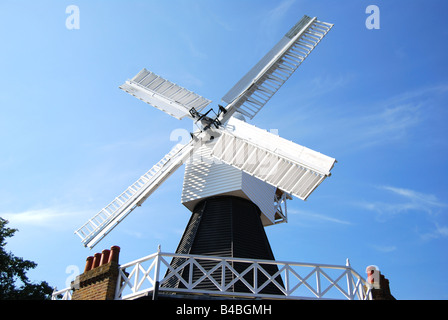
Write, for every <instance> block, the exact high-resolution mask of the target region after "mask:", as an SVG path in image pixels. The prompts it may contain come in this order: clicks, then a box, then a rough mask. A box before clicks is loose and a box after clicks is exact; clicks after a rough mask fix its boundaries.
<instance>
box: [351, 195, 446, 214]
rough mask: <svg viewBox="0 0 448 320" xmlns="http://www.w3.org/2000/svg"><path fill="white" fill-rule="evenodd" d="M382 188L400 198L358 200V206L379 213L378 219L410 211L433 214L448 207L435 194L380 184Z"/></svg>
mask: <svg viewBox="0 0 448 320" xmlns="http://www.w3.org/2000/svg"><path fill="white" fill-rule="evenodd" d="M378 189H380V190H385V191H387V192H388V193H389V195H396V196H399V197H400V199H390V200H389V201H371V202H369V201H364V202H356V205H357V206H358V207H362V208H364V209H366V210H370V211H375V212H376V213H378V219H379V220H381V221H384V220H387V219H388V218H391V217H392V216H395V215H398V214H404V213H408V212H410V211H417V212H424V213H427V214H433V213H434V212H435V211H436V209H439V208H444V207H447V206H448V205H447V204H445V203H443V202H442V201H440V200H439V199H438V198H437V197H436V196H435V195H433V194H426V193H422V192H417V191H414V190H410V189H405V188H397V187H391V186H380V187H378Z"/></svg>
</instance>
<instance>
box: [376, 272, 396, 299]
mask: <svg viewBox="0 0 448 320" xmlns="http://www.w3.org/2000/svg"><path fill="white" fill-rule="evenodd" d="M372 299H373V300H396V299H395V297H394V296H393V295H392V293H391V292H390V287H389V280H388V279H386V277H385V276H383V275H382V274H380V287H379V288H378V289H375V288H374V289H372Z"/></svg>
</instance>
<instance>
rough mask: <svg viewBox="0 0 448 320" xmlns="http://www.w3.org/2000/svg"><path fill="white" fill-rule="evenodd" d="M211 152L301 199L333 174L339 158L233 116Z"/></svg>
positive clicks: (225, 161)
mask: <svg viewBox="0 0 448 320" xmlns="http://www.w3.org/2000/svg"><path fill="white" fill-rule="evenodd" d="M211 155H212V156H214V157H216V158H218V159H219V160H221V161H223V162H224V163H227V164H230V165H232V166H234V167H236V168H238V169H241V170H243V171H244V172H246V173H247V174H250V175H252V176H254V177H256V178H258V179H260V180H262V181H265V182H267V183H269V184H271V185H273V186H275V187H277V188H279V189H281V190H283V191H286V192H288V193H290V194H292V195H294V196H296V197H298V198H299V199H302V200H306V199H307V198H308V197H309V195H310V194H311V193H312V192H313V191H314V189H316V188H317V187H318V186H319V184H321V183H322V181H323V180H324V179H325V178H326V177H328V176H329V175H330V170H331V169H332V168H333V166H334V163H335V162H336V160H335V159H333V158H331V157H328V156H326V155H324V154H322V153H319V152H316V151H313V150H311V149H308V148H306V147H303V146H300V145H298V144H296V143H294V142H291V141H289V140H286V139H283V138H281V137H279V136H276V135H274V134H272V133H270V132H268V131H266V130H262V129H259V128H257V127H255V126H253V125H250V124H247V123H245V122H243V121H240V120H238V119H236V118H231V119H230V120H229V122H228V124H227V129H226V130H223V131H222V133H221V137H220V138H219V140H218V141H217V142H216V144H215V146H214V148H213V150H212V152H211Z"/></svg>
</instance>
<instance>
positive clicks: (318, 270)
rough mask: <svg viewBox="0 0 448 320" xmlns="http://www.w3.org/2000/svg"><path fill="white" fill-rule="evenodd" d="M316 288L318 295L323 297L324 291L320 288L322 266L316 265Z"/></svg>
mask: <svg viewBox="0 0 448 320" xmlns="http://www.w3.org/2000/svg"><path fill="white" fill-rule="evenodd" d="M315 269H316V290H317V297H318V298H319V299H320V298H322V295H321V294H322V291H321V289H320V267H318V266H316V268H315Z"/></svg>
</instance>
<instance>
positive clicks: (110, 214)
mask: <svg viewBox="0 0 448 320" xmlns="http://www.w3.org/2000/svg"><path fill="white" fill-rule="evenodd" d="M195 144H196V142H195V141H194V140H192V141H191V142H190V143H189V144H187V145H181V144H178V145H176V146H175V147H174V148H173V149H172V150H171V151H170V152H169V153H168V154H167V155H166V156H165V157H163V159H162V160H160V161H159V162H158V163H157V164H156V165H155V166H153V167H152V168H151V169H150V170H149V171H148V172H147V173H145V174H144V175H143V176H141V177H140V179H138V180H137V181H136V182H135V183H134V184H132V185H131V186H130V187H129V188H127V189H126V190H125V191H124V192H123V193H122V194H121V195H119V196H118V197H116V198H115V199H114V200H113V201H112V202H111V203H110V204H108V205H107V206H106V207H105V208H103V209H102V210H101V211H100V212H98V213H97V214H96V215H95V216H93V217H92V218H91V219H90V220H89V221H87V222H86V223H85V224H84V225H83V226H82V227H80V228H79V229H78V230H76V231H75V233H76V234H77V235H78V236H79V237H80V238H81V241H82V243H83V244H84V246H86V247H89V248H92V247H94V246H95V245H96V243H98V242H99V241H100V240H101V239H102V238H103V237H105V236H106V235H107V234H108V233H109V232H110V231H111V230H112V229H113V228H114V227H115V226H117V225H118V224H119V223H120V222H121V221H122V220H123V219H124V218H125V217H126V216H127V215H128V214H129V213H131V212H132V210H134V209H135V208H136V207H138V206H141V205H142V203H143V202H144V201H145V200H146V199H147V198H148V197H149V196H150V195H151V194H152V193H153V192H154V191H155V190H156V189H157V188H158V187H159V186H160V185H161V184H162V183H163V182H164V181H165V180H166V179H167V178H168V177H169V176H171V175H172V174H173V173H174V171H176V169H177V168H179V167H180V166H181V165H182V164H183V163H184V162H185V160H187V159H188V158H189V157H190V155H191V152H192V151H193V149H194V147H195Z"/></svg>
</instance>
